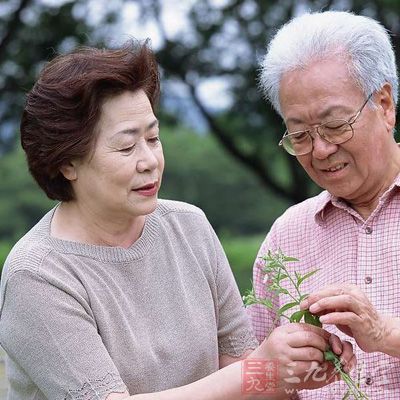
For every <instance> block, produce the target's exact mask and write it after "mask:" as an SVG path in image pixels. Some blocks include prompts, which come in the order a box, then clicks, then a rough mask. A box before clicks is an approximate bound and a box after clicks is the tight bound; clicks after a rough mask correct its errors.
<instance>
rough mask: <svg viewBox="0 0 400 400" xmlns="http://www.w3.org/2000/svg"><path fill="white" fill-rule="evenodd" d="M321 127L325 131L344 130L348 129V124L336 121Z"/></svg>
mask: <svg viewBox="0 0 400 400" xmlns="http://www.w3.org/2000/svg"><path fill="white" fill-rule="evenodd" d="M323 127H324V128H325V129H327V130H346V129H347V128H348V127H349V124H348V122H347V121H344V120H343V121H342V120H336V121H330V122H328V123H326V124H324V125H323Z"/></svg>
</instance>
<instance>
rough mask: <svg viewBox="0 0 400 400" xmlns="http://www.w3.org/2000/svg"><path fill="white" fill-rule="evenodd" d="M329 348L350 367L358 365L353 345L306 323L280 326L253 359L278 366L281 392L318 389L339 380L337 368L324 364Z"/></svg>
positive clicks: (256, 351)
mask: <svg viewBox="0 0 400 400" xmlns="http://www.w3.org/2000/svg"><path fill="white" fill-rule="evenodd" d="M329 347H332V350H333V351H334V352H335V353H336V354H338V355H340V356H341V358H342V359H343V360H344V361H346V362H347V364H348V367H350V366H352V365H354V364H355V359H354V356H353V351H352V347H351V344H350V343H348V342H344V343H342V342H341V341H340V339H339V338H338V337H337V336H335V335H331V334H330V333H329V332H327V331H325V330H324V329H321V328H318V327H315V326H312V325H309V324H302V323H292V324H287V325H283V326H279V327H278V328H276V329H275V330H274V331H273V332H272V333H271V335H269V336H268V338H266V339H265V340H264V342H263V343H262V344H261V345H260V347H258V348H257V349H256V350H255V351H254V352H253V353H252V354H251V355H250V357H249V358H265V359H269V360H272V359H273V360H275V361H276V362H277V368H278V374H277V376H278V379H279V381H278V382H277V383H276V387H277V389H284V388H287V389H291V388H292V389H317V388H320V387H323V386H326V385H327V384H329V383H331V382H333V381H334V380H335V379H338V378H337V375H336V371H335V369H334V367H333V365H332V364H331V363H329V362H326V361H324V351H325V350H327V349H328V348H329Z"/></svg>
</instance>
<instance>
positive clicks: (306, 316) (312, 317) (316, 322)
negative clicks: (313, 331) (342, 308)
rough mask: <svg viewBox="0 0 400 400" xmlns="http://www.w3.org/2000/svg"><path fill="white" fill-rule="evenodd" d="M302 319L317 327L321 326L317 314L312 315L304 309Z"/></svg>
mask: <svg viewBox="0 0 400 400" xmlns="http://www.w3.org/2000/svg"><path fill="white" fill-rule="evenodd" d="M304 321H305V322H306V324H310V325H314V326H318V327H321V326H322V324H321V322H320V321H319V317H318V315H313V314H311V313H310V311H308V310H304Z"/></svg>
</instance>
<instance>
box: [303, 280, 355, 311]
mask: <svg viewBox="0 0 400 400" xmlns="http://www.w3.org/2000/svg"><path fill="white" fill-rule="evenodd" d="M359 292H360V290H359V289H358V288H357V286H355V285H351V284H334V285H329V286H326V287H325V288H323V289H321V290H318V291H315V292H314V293H311V294H310V295H309V296H308V297H307V298H306V299H304V300H303V301H302V302H301V303H300V309H301V310H305V309H308V308H309V307H310V306H311V304H314V303H316V302H317V301H319V300H321V299H323V298H325V297H332V296H340V295H343V294H353V295H356V294H358V293H359Z"/></svg>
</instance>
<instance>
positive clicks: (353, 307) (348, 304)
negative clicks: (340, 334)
mask: <svg viewBox="0 0 400 400" xmlns="http://www.w3.org/2000/svg"><path fill="white" fill-rule="evenodd" d="M309 310H310V312H312V313H313V314H315V313H320V312H322V311H325V312H326V311H327V310H335V311H352V312H354V313H355V314H360V313H361V305H360V302H359V299H358V298H357V297H354V296H353V295H351V294H342V295H338V296H331V297H325V298H323V299H320V300H318V301H317V302H315V303H313V304H311V305H310V307H309Z"/></svg>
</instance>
